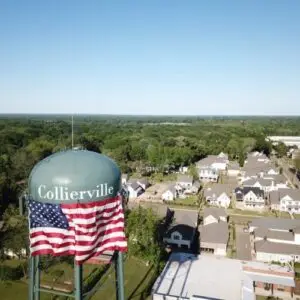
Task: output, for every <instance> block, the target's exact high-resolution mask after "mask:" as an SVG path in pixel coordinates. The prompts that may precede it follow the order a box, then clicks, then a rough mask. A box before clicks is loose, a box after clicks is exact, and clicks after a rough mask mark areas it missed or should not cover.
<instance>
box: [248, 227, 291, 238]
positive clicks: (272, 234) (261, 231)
mask: <svg viewBox="0 0 300 300" xmlns="http://www.w3.org/2000/svg"><path fill="white" fill-rule="evenodd" d="M254 234H255V236H256V237H261V238H267V239H276V240H282V241H294V234H293V232H290V231H278V230H269V229H267V228H265V227H258V228H257V229H255V231H254Z"/></svg>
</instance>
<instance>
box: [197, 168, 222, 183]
mask: <svg viewBox="0 0 300 300" xmlns="http://www.w3.org/2000/svg"><path fill="white" fill-rule="evenodd" d="M198 175H199V179H200V181H203V182H217V181H218V178H219V172H218V170H217V169H214V168H212V167H201V168H199V173H198Z"/></svg>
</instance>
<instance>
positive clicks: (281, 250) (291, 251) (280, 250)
mask: <svg viewBox="0 0 300 300" xmlns="http://www.w3.org/2000/svg"><path fill="white" fill-rule="evenodd" d="M254 247H255V251H256V252H264V253H274V254H287V255H299V254H300V246H299V245H294V244H288V243H274V242H269V241H265V240H261V241H258V242H255V243H254Z"/></svg>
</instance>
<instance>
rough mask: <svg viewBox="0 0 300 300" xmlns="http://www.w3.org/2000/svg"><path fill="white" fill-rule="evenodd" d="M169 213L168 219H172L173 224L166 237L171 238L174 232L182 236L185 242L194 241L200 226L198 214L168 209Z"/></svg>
mask: <svg viewBox="0 0 300 300" xmlns="http://www.w3.org/2000/svg"><path fill="white" fill-rule="evenodd" d="M167 213H168V216H167V217H170V218H171V220H172V221H173V223H172V224H171V225H170V227H169V229H168V230H167V232H166V233H165V237H169V236H170V235H171V234H172V233H173V232H175V231H178V232H179V233H181V234H182V236H183V239H184V240H190V239H192V238H193V236H194V234H195V228H196V226H197V224H198V212H197V211H184V210H172V209H168V212H167ZM169 221H170V220H169Z"/></svg>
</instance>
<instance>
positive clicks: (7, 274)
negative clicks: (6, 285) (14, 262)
mask: <svg viewBox="0 0 300 300" xmlns="http://www.w3.org/2000/svg"><path fill="white" fill-rule="evenodd" d="M23 275H24V274H23V270H22V267H21V266H17V267H10V266H6V265H0V280H1V281H4V280H19V279H21V278H22V277H23Z"/></svg>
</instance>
